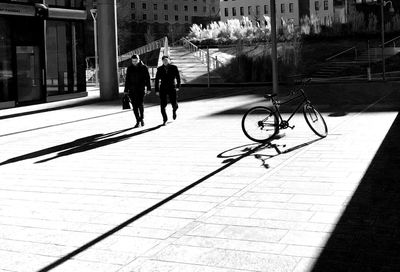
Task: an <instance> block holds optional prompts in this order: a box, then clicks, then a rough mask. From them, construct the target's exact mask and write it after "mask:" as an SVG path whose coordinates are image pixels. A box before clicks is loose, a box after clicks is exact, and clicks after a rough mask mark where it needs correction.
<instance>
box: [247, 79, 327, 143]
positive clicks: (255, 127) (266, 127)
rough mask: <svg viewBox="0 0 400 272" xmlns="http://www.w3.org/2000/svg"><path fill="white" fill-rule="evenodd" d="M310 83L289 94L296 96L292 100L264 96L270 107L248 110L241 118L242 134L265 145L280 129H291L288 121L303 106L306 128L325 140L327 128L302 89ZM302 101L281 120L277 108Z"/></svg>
mask: <svg viewBox="0 0 400 272" xmlns="http://www.w3.org/2000/svg"><path fill="white" fill-rule="evenodd" d="M310 81H311V79H308V80H307V81H305V82H303V84H302V87H300V88H299V89H297V90H293V91H291V92H290V95H289V97H290V96H293V95H296V96H295V97H293V98H289V99H287V100H286V101H284V102H280V101H278V100H275V96H277V94H266V95H264V97H265V98H266V99H267V100H271V102H272V106H273V108H271V107H266V106H256V107H253V108H251V109H249V110H248V111H247V112H246V113H245V114H244V116H243V118H242V130H243V133H244V134H245V135H246V136H247V138H249V139H250V140H252V141H254V142H259V143H265V142H268V141H270V140H271V139H273V138H274V136H276V135H277V134H278V133H279V130H280V129H287V128H291V129H294V127H295V126H290V125H289V121H290V120H291V119H292V117H293V116H294V115H295V114H296V113H297V112H298V111H299V109H300V108H301V107H302V106H303V115H304V118H305V119H306V122H307V124H308V126H309V127H310V128H311V130H312V131H313V132H314V133H315V134H316V135H317V136H319V137H321V138H325V137H326V136H327V135H328V127H327V125H326V122H325V120H324V118H323V117H322V115H321V113H320V112H319V111H318V110H317V109H316V108H315V107H314V106H313V105H312V104H311V102H310V100H309V99H308V97H307V96H306V94H305V92H304V90H303V88H304V87H305V86H306V84H308V83H309V82H310ZM300 98H301V99H302V100H301V101H300V102H299V105H298V106H297V108H296V109H295V110H294V112H293V113H292V114H291V115H290V116H289V118H288V119H287V120H284V119H283V118H282V115H281V112H280V110H279V107H280V106H281V105H284V104H288V103H290V102H292V101H294V100H297V99H300Z"/></svg>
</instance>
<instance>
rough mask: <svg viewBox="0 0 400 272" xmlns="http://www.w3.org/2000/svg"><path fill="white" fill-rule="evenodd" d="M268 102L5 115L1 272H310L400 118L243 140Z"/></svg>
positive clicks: (247, 99) (366, 116)
mask: <svg viewBox="0 0 400 272" xmlns="http://www.w3.org/2000/svg"><path fill="white" fill-rule="evenodd" d="M260 101H262V100H260V98H259V96H256V95H253V94H246V93H243V94H241V95H232V96H216V97H213V98H208V99H199V100H192V101H186V102H183V103H181V104H180V109H179V112H178V113H179V115H178V120H176V121H174V122H170V123H169V124H168V125H167V126H166V127H160V126H159V125H160V123H161V115H160V113H159V109H158V107H148V108H146V110H145V119H146V126H145V127H144V128H140V129H136V130H135V129H132V126H133V125H134V123H135V122H134V120H133V114H132V113H131V112H130V111H121V110H120V108H119V105H114V104H110V103H97V104H91V105H85V106H79V107H74V108H67V109H62V110H57V111H51V112H46V113H38V114H34V115H28V116H21V117H16V118H10V119H4V120H0V127H1V131H0V145H1V147H2V152H1V153H0V177H1V182H0V260H1V261H0V271H48V270H51V271H85V272H86V271H96V272H98V271H107V272H109V271H119V272H125V271H174V272H175V271H217V272H218V271H311V270H312V269H313V265H314V263H315V262H316V260H317V259H318V258H319V256H320V254H321V252H322V251H323V250H324V247H325V245H326V243H327V241H328V240H329V238H330V237H331V235H332V233H333V232H334V230H335V228H336V226H337V225H336V224H337V222H338V221H339V220H340V218H341V216H342V213H343V212H344V210H345V209H346V207H347V204H348V203H349V201H350V200H351V198H352V196H353V194H354V193H355V191H356V190H357V188H358V186H359V184H360V181H361V179H362V178H363V176H364V174H365V172H366V170H367V168H368V167H369V165H370V163H371V161H372V159H373V158H374V155H375V153H376V152H377V150H378V148H379V147H380V145H381V143H382V141H383V139H384V137H385V136H386V134H387V131H388V129H389V128H390V126H391V125H392V123H393V121H394V120H395V118H396V116H397V114H398V113H397V112H396V111H382V112H379V111H371V109H373V107H374V106H370V107H369V108H368V110H367V111H355V112H349V113H347V114H346V115H343V116H336V117H333V116H329V115H330V112H325V113H324V117H325V118H326V121H327V123H328V126H329V129H330V135H329V136H328V137H327V138H325V139H322V140H318V138H317V137H316V136H315V135H313V133H312V132H311V130H310V129H309V128H308V127H307V125H306V123H305V121H304V119H303V117H302V115H296V116H295V120H294V123H295V124H296V128H295V129H294V130H289V131H286V133H285V136H284V137H282V138H280V139H279V140H276V141H275V143H276V144H277V145H278V148H279V150H280V151H281V152H282V153H281V154H278V153H277V151H276V150H275V149H274V148H270V147H265V146H260V145H257V144H254V143H251V142H249V141H248V140H247V139H246V138H245V137H244V136H243V134H242V132H241V129H240V120H241V115H240V113H241V112H243V111H244V110H245V109H246V108H248V107H249V106H251V105H253V104H258V103H260ZM231 109H235V112H236V113H235V114H231V113H229V112H230V110H231ZM371 124H373V129H371ZM194 183H195V186H193V184H194ZM188 186H192V187H191V188H190V189H188V190H185V191H184V192H181V193H180V194H176V193H177V192H179V191H180V190H183V189H184V188H187V187H188ZM171 196H173V197H174V198H172V197H171ZM167 200H168V201H167ZM160 202H163V203H164V202H165V203H164V204H163V205H158V204H159V203H160ZM152 207H156V208H154V209H153V208H152ZM74 252H75V253H77V254H71V253H74ZM78 253H79V254H78ZM66 256H67V257H66ZM60 260H62V262H60ZM57 261H59V263H57ZM64 261H65V262H64ZM52 264H54V265H52ZM50 268H51V269H50Z"/></svg>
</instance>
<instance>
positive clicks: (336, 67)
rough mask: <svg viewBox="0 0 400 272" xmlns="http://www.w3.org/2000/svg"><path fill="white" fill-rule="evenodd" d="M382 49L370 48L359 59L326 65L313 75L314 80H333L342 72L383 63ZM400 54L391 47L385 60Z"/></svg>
mask: <svg viewBox="0 0 400 272" xmlns="http://www.w3.org/2000/svg"><path fill="white" fill-rule="evenodd" d="M381 50H382V49H381V48H370V49H369V51H368V50H366V51H364V52H363V53H362V54H361V55H359V56H358V57H357V58H353V59H341V60H335V61H330V62H327V63H325V64H324V65H323V66H322V67H321V68H320V69H319V70H318V72H316V73H314V74H313V77H314V78H322V79H324V78H331V77H335V76H336V75H337V74H339V73H340V72H342V71H344V70H346V69H349V68H351V67H354V68H358V67H360V66H361V65H364V64H366V63H369V62H370V63H377V62H380V61H382V51H381ZM399 53H400V48H398V47H390V48H385V50H384V54H383V55H384V58H385V59H388V58H391V57H393V56H395V55H397V54H399Z"/></svg>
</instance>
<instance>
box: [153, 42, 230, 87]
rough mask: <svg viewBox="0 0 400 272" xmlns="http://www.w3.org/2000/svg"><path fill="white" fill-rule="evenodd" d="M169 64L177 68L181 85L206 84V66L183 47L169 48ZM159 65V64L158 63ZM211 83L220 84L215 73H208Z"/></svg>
mask: <svg viewBox="0 0 400 272" xmlns="http://www.w3.org/2000/svg"><path fill="white" fill-rule="evenodd" d="M169 56H170V58H171V63H172V64H174V65H176V66H178V69H179V71H180V75H181V79H182V83H184V84H207V83H208V72H207V64H206V63H203V62H202V61H201V60H200V59H199V58H198V57H197V56H196V55H195V54H194V53H192V52H190V51H189V50H188V49H186V48H185V47H183V46H174V47H170V48H169ZM159 64H160V65H161V63H159ZM210 82H211V83H222V82H223V80H222V78H221V77H220V76H219V75H218V74H216V73H215V72H212V71H211V72H210Z"/></svg>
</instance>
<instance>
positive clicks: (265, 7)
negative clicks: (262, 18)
mask: <svg viewBox="0 0 400 272" xmlns="http://www.w3.org/2000/svg"><path fill="white" fill-rule="evenodd" d="M264 14H268V5H264Z"/></svg>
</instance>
